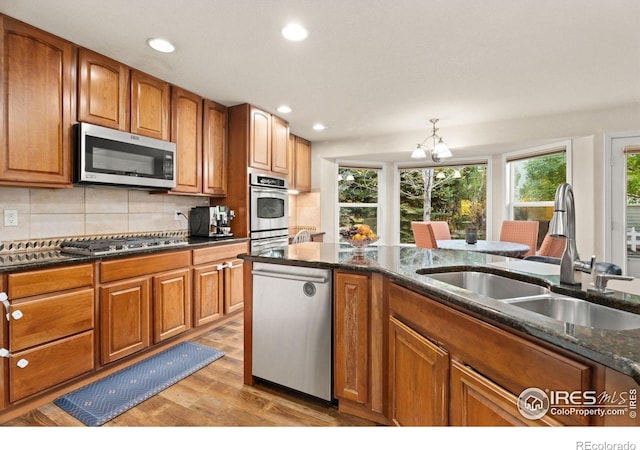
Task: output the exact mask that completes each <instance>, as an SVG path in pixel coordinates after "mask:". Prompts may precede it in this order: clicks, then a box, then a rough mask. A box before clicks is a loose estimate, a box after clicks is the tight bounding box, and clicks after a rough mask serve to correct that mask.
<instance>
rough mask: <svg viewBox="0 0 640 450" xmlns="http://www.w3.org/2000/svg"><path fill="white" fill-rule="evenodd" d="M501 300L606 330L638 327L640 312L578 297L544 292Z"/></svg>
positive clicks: (553, 317) (639, 325)
mask: <svg viewBox="0 0 640 450" xmlns="http://www.w3.org/2000/svg"><path fill="white" fill-rule="evenodd" d="M504 302H505V303H509V304H511V305H514V306H517V307H519V308H524V309H526V310H529V311H531V312H534V313H537V314H542V315H543V316H547V317H551V318H552V319H556V320H561V321H563V322H567V323H572V324H574V325H582V326H585V327H593V328H602V329H607V330H630V329H635V328H640V315H638V314H633V313H630V312H627V311H622V310H619V309H615V308H609V307H608V306H603V305H598V304H596V303H591V302H588V301H586V300H581V299H578V298H573V297H567V296H561V295H554V294H547V295H542V296H539V297H532V298H514V299H508V300H504Z"/></svg>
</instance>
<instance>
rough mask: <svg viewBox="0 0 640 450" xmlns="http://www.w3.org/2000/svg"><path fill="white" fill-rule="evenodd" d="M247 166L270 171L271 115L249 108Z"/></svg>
mask: <svg viewBox="0 0 640 450" xmlns="http://www.w3.org/2000/svg"><path fill="white" fill-rule="evenodd" d="M250 115H251V116H250V124H249V166H251V167H253V168H256V169H264V170H271V114H269V113H266V112H264V111H261V110H259V109H258V108H254V107H251V109H250Z"/></svg>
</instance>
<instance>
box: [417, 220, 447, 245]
mask: <svg viewBox="0 0 640 450" xmlns="http://www.w3.org/2000/svg"><path fill="white" fill-rule="evenodd" d="M411 229H412V230H413V238H414V240H415V242H416V247H419V248H438V242H437V241H438V240H440V239H451V233H450V231H449V224H448V223H447V222H444V221H428V222H411Z"/></svg>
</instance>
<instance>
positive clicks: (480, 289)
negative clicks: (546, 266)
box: [424, 270, 640, 330]
mask: <svg viewBox="0 0 640 450" xmlns="http://www.w3.org/2000/svg"><path fill="white" fill-rule="evenodd" d="M424 275H425V276H427V277H429V278H432V279H434V280H438V281H440V282H443V283H446V284H450V285H453V286H456V287H458V288H462V289H465V290H469V291H472V292H473V293H475V294H477V295H481V296H484V297H489V298H492V299H495V300H499V301H501V302H504V303H507V304H510V305H513V306H517V307H519V308H523V309H526V310H528V311H531V312H534V313H536V314H541V315H543V316H547V317H550V318H552V319H556V320H559V321H562V322H566V323H570V324H574V325H581V326H585V327H592V328H601V329H608V330H630V329H635V328H640V315H639V314H633V313H630V312H627V311H622V310H619V309H615V308H610V307H608V306H603V305H598V304H595V303H591V302H588V301H586V300H581V299H578V298H574V297H569V296H566V295H562V294H556V293H554V292H551V291H550V290H549V289H547V288H546V287H544V286H538V285H536V284H533V283H527V282H524V281H519V280H514V279H511V278H507V277H503V276H500V275H495V274H491V273H485V272H474V271H466V270H463V271H456V272H445V273H431V274H424Z"/></svg>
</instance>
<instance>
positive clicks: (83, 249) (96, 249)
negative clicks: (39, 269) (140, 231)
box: [60, 236, 189, 256]
mask: <svg viewBox="0 0 640 450" xmlns="http://www.w3.org/2000/svg"><path fill="white" fill-rule="evenodd" d="M188 243H189V241H188V240H187V239H186V238H183V237H175V236H166V237H157V236H134V237H127V238H113V239H111V238H109V239H87V240H70V241H67V242H64V243H62V244H61V245H60V251H61V252H64V253H73V254H76V255H88V256H100V255H110V254H114V253H123V252H127V251H134V250H140V249H145V248H166V247H178V246H183V245H187V244H188Z"/></svg>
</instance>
